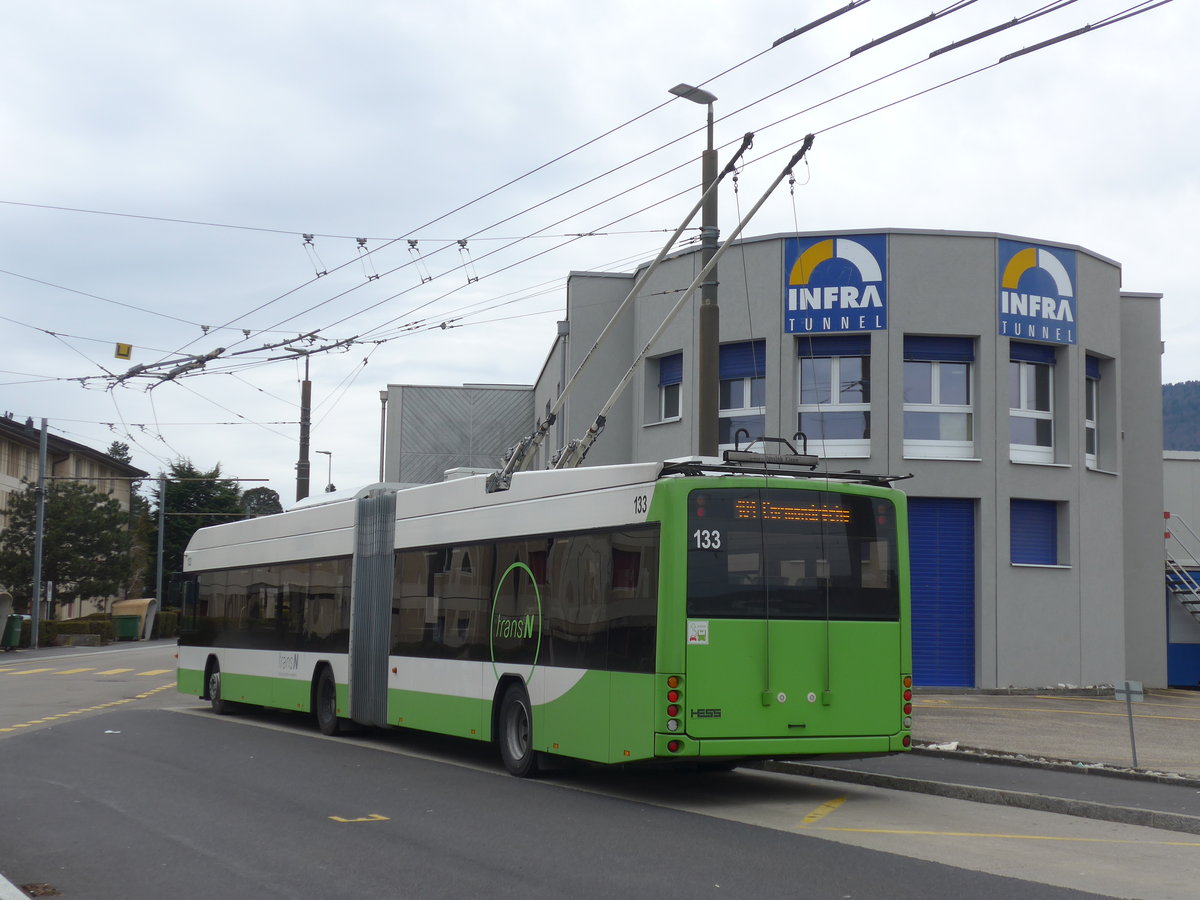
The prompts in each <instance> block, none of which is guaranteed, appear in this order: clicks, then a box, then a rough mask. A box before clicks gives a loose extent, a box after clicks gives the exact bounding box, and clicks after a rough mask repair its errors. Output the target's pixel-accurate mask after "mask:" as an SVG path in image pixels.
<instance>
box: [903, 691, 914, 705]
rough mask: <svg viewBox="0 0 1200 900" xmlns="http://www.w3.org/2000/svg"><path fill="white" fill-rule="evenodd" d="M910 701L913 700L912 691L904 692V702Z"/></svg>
mask: <svg viewBox="0 0 1200 900" xmlns="http://www.w3.org/2000/svg"><path fill="white" fill-rule="evenodd" d="M910 700H912V691H905V692H904V702H905V703H908V702H909V701H910Z"/></svg>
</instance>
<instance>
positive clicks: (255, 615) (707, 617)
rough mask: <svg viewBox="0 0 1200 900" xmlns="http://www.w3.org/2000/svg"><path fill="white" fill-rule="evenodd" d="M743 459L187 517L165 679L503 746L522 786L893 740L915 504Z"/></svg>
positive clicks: (884, 482) (219, 704)
mask: <svg viewBox="0 0 1200 900" xmlns="http://www.w3.org/2000/svg"><path fill="white" fill-rule="evenodd" d="M742 455H743V456H745V457H746V460H743V461H739V462H730V461H728V460H729V457H730V454H727V455H726V461H724V462H718V461H716V460H712V459H709V460H702V459H695V460H684V461H672V462H667V463H637V464H632V465H622V466H597V467H587V468H576V469H565V470H547V471H529V472H521V473H518V474H516V475H514V476H513V477H512V480H511V485H510V487H509V488H508V489H507V490H504V491H499V492H492V493H489V492H488V491H487V490H485V482H486V477H485V476H483V475H477V476H471V477H464V478H458V479H453V480H449V481H446V482H442V483H439V484H430V485H419V486H402V485H388V484H379V485H374V486H372V487H368V488H365V489H364V490H362V491H360V492H359V494H358V495H357V496H356V497H354V498H352V499H343V500H332V501H330V502H325V503H320V502H318V503H314V505H311V506H307V507H301V508H297V509H294V510H292V511H289V512H285V513H281V514H277V515H272V516H265V517H261V518H256V519H250V520H246V521H241V522H234V523H230V524H225V525H217V526H214V527H211V528H204V529H201V530H200V531H198V532H197V533H196V535H195V536H194V537H193V538H192V541H191V543H190V544H189V545H188V548H187V551H186V554H185V557H184V572H183V573H182V575H181V576H180V577H179V579H178V581H177V587H179V588H181V590H180V591H179V596H180V600H181V624H180V639H179V682H178V683H179V690H180V692H182V693H184V694H191V695H196V696H199V697H202V698H204V699H207V700H208V701H210V702H211V704H212V707H213V709H214V710H215V711H216V712H218V713H222V712H227V711H229V710H230V709H231V708H232V707H234V706H236V705H241V704H247V705H257V706H266V707H277V708H281V709H290V710H300V711H303V712H310V713H312V714H313V715H314V716H315V718H316V721H317V723H318V725H319V726H320V729H321V730H322V731H323V732H324V733H326V734H335V733H337V732H338V731H339V730H341V729H342V728H344V727H346V726H347V725H349V724H350V723H359V724H361V725H368V726H385V725H386V726H401V727H404V728H414V729H419V730H422V731H429V732H437V733H440V734H446V735H456V736H459V737H463V738H468V739H474V740H480V741H492V742H494V743H495V744H496V746H497V748H498V750H499V752H500V756H501V758H502V759H503V762H504V765H505V766H506V767H507V769H508V770H509V771H510V772H512V773H513V774H514V775H520V776H523V775H530V774H533V773H535V772H536V771H537V769H538V766H539V763H540V762H542V761H543V760H544V758H545V757H544V755H546V754H551V755H561V756H564V757H571V758H575V759H579V760H588V761H591V762H595V763H607V764H620V763H634V762H647V761H668V762H670V761H673V762H676V763H688V764H691V765H693V766H694V765H696V764H699V765H700V766H702V767H707V766H711V767H713V768H718V767H729V766H732V765H736V764H737V762H739V761H743V760H749V759H762V758H786V757H798V756H808V755H814V754H822V755H856V756H862V755H870V754H882V753H891V752H896V751H902V750H905V749H907V748H908V747H909V744H910V741H911V728H912V719H911V714H912V702H911V701H912V677H911V674H912V661H911V647H910V638H909V592H908V579H909V572H908V533H907V518H906V509H905V503H904V495H903V494H902V493H901V492H900V491H898V490H896V489H894V488H893V487H891V486H890V484H889V482H890V480H893V479H892V478H891V477H890V476H881V477H871V476H862V475H838V476H832V475H825V474H819V475H818V474H814V473H812V472H811V471H804V472H803V473H801V472H800V471H799V470H798V469H795V468H789V467H788V466H787V465H785V464H783V463H782V462H781V461H780V459H779V458H776V457H772V458H773V459H774V462H763V463H754V462H751V461H748V460H749V459H750V457H751V456H752V455H748V454H742ZM772 458H768V457H766V456H764V457H763V459H764V460H768V459H772ZM808 459H811V457H809V458H808Z"/></svg>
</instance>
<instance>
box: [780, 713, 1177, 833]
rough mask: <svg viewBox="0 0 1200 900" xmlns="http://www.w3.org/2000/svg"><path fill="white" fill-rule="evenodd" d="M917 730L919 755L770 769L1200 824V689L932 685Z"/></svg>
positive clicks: (1105, 815)
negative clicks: (1121, 692) (1136, 691)
mask: <svg viewBox="0 0 1200 900" xmlns="http://www.w3.org/2000/svg"><path fill="white" fill-rule="evenodd" d="M1131 714H1132V715H1131ZM913 736H914V751H913V752H912V753H907V754H898V755H894V756H888V757H879V758H874V759H862V760H841V761H826V760H822V761H819V762H778V763H766V764H764V767H765V768H769V769H773V770H776V771H785V772H791V773H793V774H798V775H807V776H810V777H818V778H826V779H833V780H838V781H845V782H850V783H857V784H869V785H872V786H875V787H884V788H892V789H899V790H909V791H917V792H921V793H928V794H937V795H940V796H946V797H956V798H959V799H963V800H972V801H975V802H983V803H996V804H1002V805H1005V806H1016V807H1022V808H1026V809H1036V810H1042V811H1045V812H1057V813H1065V814H1067V815H1075V816H1085V817H1088V818H1095V819H1103V820H1106V821H1113V822H1122V823H1126V824H1132V825H1146V826H1149V827H1154V828H1165V829H1169V830H1172V831H1182V832H1187V833H1190V834H1200V691H1182V690H1148V691H1146V692H1145V694H1144V696H1143V699H1142V701H1141V702H1130V703H1128V704H1127V703H1126V702H1125V700H1124V699H1117V698H1116V697H1114V695H1113V692H1112V690H1111V689H1109V690H1104V689H1097V690H1089V691H1062V692H1057V693H1050V692H1047V693H989V692H979V691H973V692H966V693H945V694H939V693H928V692H923V693H919V694H917V696H916V698H915V699H914V710H913ZM1135 756H1136V761H1137V762H1136V765H1135V764H1134V760H1135Z"/></svg>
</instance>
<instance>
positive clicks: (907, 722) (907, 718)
mask: <svg viewBox="0 0 1200 900" xmlns="http://www.w3.org/2000/svg"><path fill="white" fill-rule="evenodd" d="M904 727H905V728H912V716H905V717H904Z"/></svg>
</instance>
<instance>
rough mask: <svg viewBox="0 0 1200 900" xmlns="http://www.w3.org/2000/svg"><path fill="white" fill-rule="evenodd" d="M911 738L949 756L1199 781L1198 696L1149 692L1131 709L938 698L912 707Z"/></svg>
mask: <svg viewBox="0 0 1200 900" xmlns="http://www.w3.org/2000/svg"><path fill="white" fill-rule="evenodd" d="M913 707H914V709H913V723H914V724H913V738H914V740H915V741H916V742H917V743H919V744H921V745H924V746H929V745H935V749H938V748H940V749H944V750H951V751H958V752H964V751H970V750H984V751H990V752H993V753H1002V754H1006V755H1015V756H1024V757H1031V758H1037V759H1043V758H1044V759H1049V760H1061V761H1066V762H1070V763H1083V764H1084V765H1089V764H1099V765H1102V766H1105V767H1107V768H1115V769H1132V768H1133V749H1134V747H1136V749H1137V762H1138V764H1137V770H1138V771H1139V772H1147V773H1163V774H1168V775H1177V776H1183V777H1185V778H1190V779H1198V780H1200V691H1181V690H1149V691H1147V692H1146V695H1145V700H1144V701H1143V702H1141V703H1134V704H1132V706H1131V708H1132V711H1133V744H1132V745H1131V742H1130V728H1129V718H1128V715H1127V712H1126V706H1125V702H1124V700H1114V699H1112V697H1111V696H1109V697H1099V696H1091V695H1084V694H1081V693H1074V694H1070V695H1052V694H1049V693H1047V694H990V693H969V694H968V693H963V694H934V693H929V694H927V693H918V694H917V695H916V697H915V698H914V701H913Z"/></svg>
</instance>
